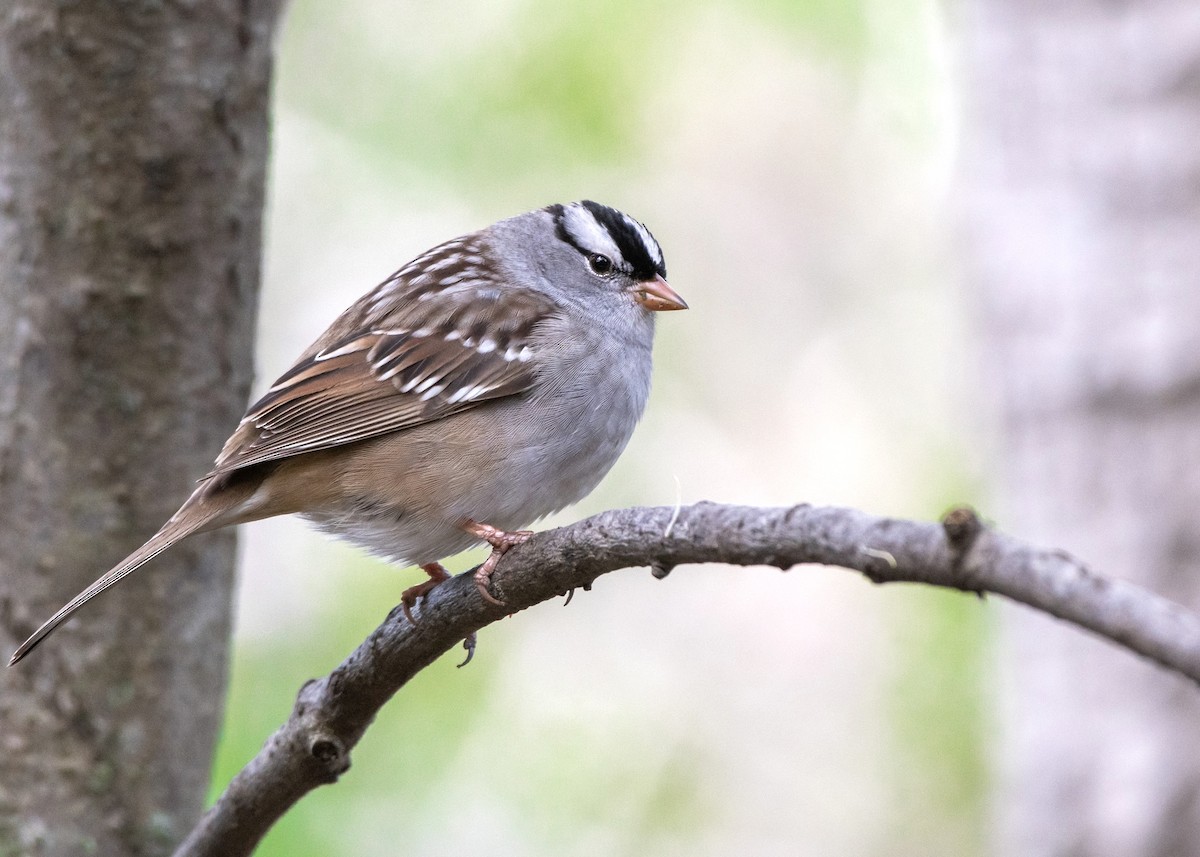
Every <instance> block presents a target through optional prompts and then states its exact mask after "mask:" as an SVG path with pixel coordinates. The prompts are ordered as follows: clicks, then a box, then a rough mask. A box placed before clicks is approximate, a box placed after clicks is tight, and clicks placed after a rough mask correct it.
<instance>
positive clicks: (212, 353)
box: [0, 0, 277, 857]
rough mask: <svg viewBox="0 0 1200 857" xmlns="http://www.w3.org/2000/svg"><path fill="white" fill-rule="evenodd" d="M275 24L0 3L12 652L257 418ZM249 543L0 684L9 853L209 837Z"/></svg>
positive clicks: (214, 551) (248, 1)
mask: <svg viewBox="0 0 1200 857" xmlns="http://www.w3.org/2000/svg"><path fill="white" fill-rule="evenodd" d="M276 12H277V10H276V8H275V3H274V2H273V0H272V2H255V0H209V2H176V3H166V2H151V0H112V2H103V3H76V2H69V0H9V2H7V3H5V4H4V5H3V11H0V117H2V119H0V645H2V646H3V647H4V648H5V650H8V649H11V647H12V646H13V645H15V644H16V643H19V642H20V640H21V639H22V638H23V637H24V636H25V635H26V634H28V633H29V632H30V631H32V630H33V629H34V628H35V627H36V626H37V625H38V624H39V623H40V622H41V621H42V620H44V619H45V618H46V617H47V616H49V615H50V613H51V612H52V611H53V610H54V609H56V608H57V607H58V606H60V605H61V604H62V603H63V602H64V601H65V600H66V599H67V598H69V597H70V596H72V595H74V594H75V593H76V592H77V591H79V590H80V589H81V588H82V587H83V586H84V585H85V584H86V583H88V582H90V581H91V580H92V579H93V578H95V577H96V576H97V575H98V574H99V573H100V572H102V571H104V570H105V569H107V568H108V567H109V566H110V565H111V564H113V563H114V562H115V561H117V560H118V559H120V558H121V557H123V556H124V555H125V554H126V553H127V552H128V551H129V550H130V549H132V548H133V547H135V546H136V545H138V544H139V543H140V542H141V541H142V540H143V539H144V538H145V537H147V536H148V535H150V533H152V532H153V531H154V530H155V529H156V528H157V527H158V525H159V524H161V523H162V522H163V521H164V520H165V519H166V518H167V517H169V516H170V515H171V513H172V512H173V511H174V510H175V507H176V506H177V505H178V503H179V502H181V501H182V500H183V499H184V498H185V497H186V496H187V494H188V492H189V490H190V485H191V483H192V481H193V480H194V479H196V478H197V477H198V476H200V475H202V474H203V473H204V472H205V470H206V468H207V466H208V464H209V462H210V461H211V460H212V458H213V456H214V455H215V453H216V452H217V451H218V450H219V448H220V444H221V441H222V440H223V438H224V437H225V435H226V434H227V433H228V432H229V431H230V430H231V429H232V427H233V426H234V425H236V423H237V420H238V417H239V415H240V413H241V411H242V410H243V408H244V406H245V402H246V397H247V392H248V387H249V382H250V378H251V371H252V363H251V342H252V329H253V321H254V308H255V304H256V299H257V290H258V282H259V257H260V232H261V213H262V205H263V188H264V175H265V163H266V156H267V144H268V139H267V128H268V95H269V78H270V66H271V62H270V50H271V36H272V30H273V27H274V22H275V18H276ZM233 549H234V537H233V535H232V534H231V533H227V534H219V535H215V536H209V537H203V538H197V539H196V540H195V541H194V542H191V543H188V544H185V545H182V546H180V548H179V549H176V550H174V551H172V552H171V553H170V554H169V555H167V556H164V557H162V558H161V559H159V560H158V561H156V563H155V567H154V568H153V569H152V570H150V571H149V572H148V573H146V574H144V575H139V576H138V577H137V578H136V579H133V580H131V581H129V582H128V583H127V584H125V587H122V590H123V591H122V592H121V593H120V597H117V598H103V599H100V600H99V601H97V602H96V603H95V604H93V605H90V606H89V607H88V609H87V610H85V611H83V612H82V613H81V614H80V615H79V616H78V617H77V618H76V619H74V620H73V621H72V622H71V623H70V625H69V626H67V627H66V628H64V629H63V630H62V631H60V632H59V634H57V635H56V636H55V637H54V639H53V640H52V641H50V642H48V643H47V644H46V645H45V646H43V647H42V649H40V650H39V651H37V652H36V653H35V654H34V655H33V656H31V657H30V658H29V661H28V662H27V663H23V664H21V665H20V666H19V667H16V668H13V669H8V670H4V671H3V672H2V673H0V723H3V730H2V732H3V734H2V735H0V741H2V742H3V752H2V753H0V854H21V855H43V854H45V855H51V854H54V855H57V854H72V855H73V854H104V855H118V857H119V855H153V854H165V853H169V852H170V850H171V849H172V847H173V846H174V845H175V844H176V843H177V842H178V840H179V839H180V838H181V836H182V835H183V834H184V833H185V832H186V831H187V829H188V828H189V827H190V826H191V825H192V824H193V823H194V821H195V819H196V818H197V817H198V816H199V814H200V810H201V808H202V801H203V798H204V794H205V790H206V787H207V779H208V774H209V768H210V764H211V756H212V749H213V743H214V739H215V735H216V732H217V729H218V726H219V722H220V716H221V708H222V702H223V696H224V693H223V689H224V684H225V673H226V649H227V644H228V642H227V641H228V633H229V617H230V590H231V585H232V579H231V578H232V562H233ZM126 587H128V588H126Z"/></svg>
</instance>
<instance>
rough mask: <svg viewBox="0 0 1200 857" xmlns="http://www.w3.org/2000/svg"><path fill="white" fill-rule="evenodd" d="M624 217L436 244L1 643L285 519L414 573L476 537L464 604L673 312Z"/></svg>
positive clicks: (634, 402) (603, 210)
mask: <svg viewBox="0 0 1200 857" xmlns="http://www.w3.org/2000/svg"><path fill="white" fill-rule="evenodd" d="M665 276H666V267H665V265H664V263H663V256H662V250H661V249H660V248H659V246H658V242H657V241H655V240H654V237H653V236H652V235H651V234H650V232H649V231H648V230H647V229H646V228H645V227H644V226H643V225H642V224H641V223H638V222H637V221H636V220H634V219H633V218H631V217H629V216H627V215H625V214H622V213H621V212H619V211H616V210H615V209H612V208H608V207H607V206H603V205H599V204H598V203H595V202H591V201H584V202H574V203H570V204H568V205H552V206H549V207H547V208H543V209H539V210H537V211H531V212H529V213H527V214H522V215H519V216H517V217H513V218H510V219H508V220H502V221H500V222H499V223H495V224H493V225H491V226H489V227H488V228H486V229H484V230H482V231H480V232H475V233H472V234H470V235H465V236H463V237H461V238H456V239H454V240H452V241H447V242H446V243H445V244H441V245H439V246H437V247H434V248H433V249H432V250H430V251H428V252H427V253H424V254H423V255H421V256H418V257H417V258H416V259H414V260H413V261H411V262H409V263H408V264H407V265H405V266H404V267H403V268H401V269H400V270H399V271H397V272H396V273H395V274H393V275H392V276H390V277H388V278H387V279H386V280H384V281H383V282H382V283H381V284H380V285H379V286H377V287H376V288H375V289H373V290H372V291H371V292H369V293H368V294H366V295H365V296H363V297H362V298H360V299H359V300H358V301H357V302H356V303H355V304H354V305H353V306H351V307H350V308H349V309H347V310H346V311H345V312H344V313H342V314H341V316H339V317H338V319H337V320H336V321H335V322H334V323H333V325H332V326H331V327H330V328H329V329H328V330H327V331H325V333H324V334H323V335H322V336H321V337H320V338H319V339H318V340H317V341H316V342H315V343H313V344H312V346H310V347H309V349H308V350H307V351H305V352H304V353H303V354H302V355H301V356H300V359H299V360H297V361H296V363H295V364H294V365H293V366H292V368H291V369H289V370H288V371H287V372H285V373H284V374H283V376H282V377H280V378H279V380H278V381H276V382H275V384H274V386H272V387H271V388H270V389H269V390H267V392H266V393H265V394H264V395H263V397H262V398H261V399H259V400H258V401H257V402H256V403H255V404H254V405H252V406H251V407H250V409H249V411H247V413H246V416H245V417H244V418H243V419H242V422H241V424H239V425H238V427H237V430H236V431H234V433H233V435H232V436H231V437H230V438H229V440H228V441H226V443H225V446H224V448H223V449H222V450H221V454H220V455H219V456H218V458H217V461H216V466H215V467H214V468H213V470H212V472H210V473H209V474H208V475H207V476H206V477H205V478H204V479H203V480H202V481H201V483H200V485H199V487H198V488H197V489H196V490H195V492H194V493H193V494H192V496H190V497H189V498H188V499H187V501H186V502H185V503H184V504H183V506H182V507H181V508H180V509H179V511H178V512H176V513H175V514H174V515H173V516H172V517H171V519H170V520H169V521H167V523H166V524H164V525H163V526H162V529H160V530H159V531H158V532H157V533H155V534H154V535H153V536H152V537H151V538H150V540H149V541H147V542H146V543H145V544H144V545H142V546H141V547H140V548H138V549H137V550H136V551H134V552H133V553H132V554H130V555H129V556H128V557H126V558H125V559H124V560H122V561H121V562H120V563H119V564H118V565H117V566H115V567H114V568H113V569H111V570H110V571H108V572H106V573H105V574H104V575H103V576H101V577H100V578H99V579H98V580H96V582H95V583H93V584H92V585H91V586H89V587H88V588H87V589H86V590H84V591H83V592H82V593H80V594H79V595H77V596H76V597H75V598H74V599H73V600H72V601H71V602H70V603H68V604H67V605H66V606H64V607H63V608H62V609H61V610H59V611H58V612H57V613H56V614H54V616H53V617H51V618H50V620H49V621H47V622H46V623H45V624H44V625H42V626H41V627H40V628H38V629H37V631H35V632H34V633H33V635H32V636H31V637H30V638H29V639H28V640H26V641H25V643H24V644H22V645H21V647H20V648H19V649H17V651H16V653H15V654H14V655H13V656H12V660H11V662H10V663H16V662H17V661H18V660H20V659H21V658H23V657H24V656H25V655H26V654H28V653H29V651H30V650H31V649H32V648H33V647H34V646H36V645H37V644H38V643H39V642H40V641H41V640H42V639H43V638H44V637H45V636H46V635H47V634H49V633H50V632H51V631H52V630H54V629H55V628H56V627H57V626H58V625H59V624H60V623H62V622H63V621H64V620H65V619H67V617H69V616H70V615H71V614H72V613H74V612H75V611H76V610H77V609H79V607H81V606H82V605H83V604H85V603H86V602H87V601H89V600H90V599H91V598H93V597H94V596H96V595H98V594H99V593H101V592H103V591H104V590H105V589H108V588H109V587H110V586H112V585H113V584H115V583H117V582H119V581H120V580H121V579H122V578H124V577H125V576H126V575H127V574H129V573H130V572H132V571H133V570H135V569H136V568H138V567H139V566H141V565H142V564H143V563H145V562H146V561H148V560H150V559H151V558H153V557H155V556H157V555H158V554H159V553H161V552H162V551H164V550H166V549H167V548H169V547H170V546H171V545H173V544H175V543H176V542H178V541H179V540H181V539H183V538H185V537H187V536H190V535H192V534H194V533H200V532H205V531H207V530H214V529H217V528H219V527H226V526H229V525H231V524H241V523H245V522H247V521H255V520H258V519H260V518H267V517H271V516H273V515H286V514H292V513H299V514H301V515H303V516H304V517H306V518H309V519H310V520H312V521H314V522H315V523H316V524H317V526H318V527H320V528H321V529H323V530H326V531H328V532H330V533H333V534H335V535H338V536H341V537H343V538H345V539H348V540H349V541H351V542H354V543H355V544H358V545H361V546H363V547H365V548H366V549H367V550H369V551H371V552H372V553H376V554H379V555H381V556H384V557H387V558H388V559H390V560H395V561H401V562H405V563H414V564H419V565H421V566H422V567H423V568H424V569H425V571H426V572H427V573H428V574H429V581H428V582H427V583H426V584H423V585H421V586H417V587H413V588H411V589H410V590H408V591H407V592H406V593H405V596H404V602H405V607H406V610H407V608H408V607H409V606H411V604H412V603H413V601H414V600H415V599H416V598H417V597H419V596H420V595H421V594H423V593H424V592H425V591H426V590H427V589H428V588H429V587H431V586H433V585H435V584H436V583H438V582H439V581H440V580H442V579H444V578H445V577H446V576H447V575H446V572H445V571H444V570H443V569H442V567H441V566H440V565H439V564H438V562H437V561H438V560H439V559H441V558H443V557H446V556H450V555H451V554H455V553H457V552H459V551H461V550H464V549H465V548H468V547H470V546H472V545H473V544H476V543H478V542H479V541H481V540H482V541H487V542H488V543H490V544H491V545H492V548H493V550H492V554H491V555H490V556H489V557H488V560H487V561H486V562H485V563H484V564H483V565H482V566H481V567H480V568H479V570H478V571H477V572H476V581H477V583H478V584H479V589H480V592H481V593H482V595H483V596H484V597H485V598H488V599H489V600H493V601H495V599H494V598H492V596H491V595H489V593H488V591H487V587H488V583H489V578H490V574H491V571H492V569H493V568H494V567H495V564H496V560H497V559H498V558H499V556H500V555H501V554H502V553H503V552H504V551H505V550H507V549H508V548H509V547H511V546H512V545H514V544H517V543H519V542H521V541H523V540H524V539H525V538H528V536H529V534H528V533H524V532H514V530H516V528H518V527H523V526H526V525H528V524H530V523H531V522H533V521H536V520H537V519H539V518H541V517H543V516H545V515H548V514H550V513H551V512H555V511H558V510H559V509H562V508H563V507H565V506H567V505H569V504H571V503H574V502H575V501H577V500H579V499H580V498H582V497H583V496H584V495H586V494H587V493H588V492H589V491H591V490H592V488H594V487H595V486H596V484H597V483H598V482H599V481H600V479H601V478H602V477H603V476H604V474H605V473H607V472H608V470H609V468H610V467H611V466H612V465H613V463H614V462H615V461H616V460H617V456H618V455H619V454H620V453H621V451H622V449H624V447H625V444H626V442H628V440H629V437H630V435H631V434H632V432H633V427H634V424H635V423H636V422H637V420H638V418H639V417H640V416H641V413H642V409H643V407H644V406H645V404H646V397H647V395H648V393H649V391H650V352H651V346H652V344H653V338H654V313H655V312H658V311H661V310H675V309H686V307H687V304H686V303H684V301H683V299H682V298H680V297H679V295H677V294H676V293H675V292H674V291H672V290H671V288H670V287H669V286H668V285H667V282H666V280H665V279H664V277H665Z"/></svg>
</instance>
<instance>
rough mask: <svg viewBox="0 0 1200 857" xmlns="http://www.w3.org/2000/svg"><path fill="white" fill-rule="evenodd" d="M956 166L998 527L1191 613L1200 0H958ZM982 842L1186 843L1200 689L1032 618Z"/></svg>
mask: <svg viewBox="0 0 1200 857" xmlns="http://www.w3.org/2000/svg"><path fill="white" fill-rule="evenodd" d="M964 47H965V68H966V72H967V85H966V89H965V91H966V93H967V100H968V104H969V108H970V114H969V117H970V118H969V120H968V125H967V127H968V134H967V140H968V146H967V157H966V159H965V162H964V163H965V176H966V180H967V182H968V189H969V190H970V195H969V202H970V215H971V222H972V227H973V235H974V239H975V240H974V248H973V249H974V253H975V257H974V282H973V284H972V290H973V292H974V293H976V294H978V296H979V308H980V331H981V333H982V334H983V335H984V337H985V340H984V347H985V350H986V363H987V368H988V370H989V371H988V376H989V377H988V379H987V383H986V384H985V387H987V388H989V389H992V390H995V392H996V393H997V399H998V402H997V404H998V411H997V413H998V426H999V430H1000V434H1001V439H1000V447H999V449H1000V453H1001V455H1000V457H999V460H998V463H997V472H998V473H999V474H1000V476H1001V481H1002V490H1003V503H1002V505H1001V508H1002V510H1003V512H1002V515H1001V518H1000V520H1001V521H1002V523H1003V524H1004V526H1005V527H1006V528H1007V529H1009V530H1010V531H1012V532H1014V533H1017V534H1019V535H1021V536H1023V537H1029V538H1032V539H1035V540H1052V541H1053V542H1054V543H1055V544H1059V545H1061V546H1062V547H1064V548H1066V549H1068V550H1071V551H1072V552H1074V553H1076V554H1078V555H1080V556H1082V557H1083V558H1085V559H1087V560H1090V561H1093V562H1095V563H1097V564H1098V565H1102V566H1103V567H1104V568H1105V569H1107V570H1108V571H1110V572H1111V573H1113V574H1114V575H1116V576H1119V577H1123V578H1127V579H1130V580H1135V581H1138V582H1139V583H1142V584H1144V585H1147V586H1149V587H1151V588H1153V589H1154V590H1155V591H1157V592H1160V593H1162V594H1163V595H1166V596H1168V597H1170V598H1172V599H1175V600H1177V601H1179V602H1181V603H1183V604H1184V605H1188V606H1191V607H1193V608H1194V607H1196V606H1197V605H1200V514H1198V511H1197V510H1200V345H1198V343H1200V145H1198V143H1197V141H1200V11H1198V10H1197V7H1196V5H1195V3H1194V2H1192V1H1191V0H1156V2H1151V3H1143V2H1137V0H1123V2H1110V0H1103V2H1101V0H1085V2H1078V3H1069V4H1062V3H1034V2H1028V0H1018V2H1013V0H975V2H973V3H972V4H970V6H969V16H968V19H967V26H966V33H965V39H964ZM1007 630H1008V632H1009V633H1008V635H1007V636H1008V642H1007V648H1006V654H1005V656H1004V657H1005V675H1006V682H1007V687H1006V690H1007V691H1008V694H1009V697H1010V698H1011V699H1012V704H1011V705H1010V706H1009V709H1008V710H1007V711H1006V712H1005V717H1006V721H1005V726H1006V728H1005V733H1006V735H1005V740H1004V742H1003V743H1002V744H1001V745H1000V750H999V754H1000V758H999V761H1000V768H1001V773H1002V781H1003V785H1002V793H1001V795H1000V801H999V806H1000V814H999V818H998V824H999V827H998V838H997V849H996V850H997V853H1000V854H1021V855H1028V857H1039V855H1081V854H1086V855H1096V857H1133V855H1138V857H1155V855H1158V856H1159V857H1167V855H1172V856H1173V857H1174V855H1192V854H1200V740H1197V724H1198V723H1200V699H1198V698H1197V697H1196V695H1195V694H1194V693H1192V692H1191V691H1192V689H1191V688H1189V687H1185V686H1183V685H1181V683H1179V682H1178V681H1174V680H1172V679H1170V678H1169V677H1167V676H1164V675H1163V674H1161V673H1159V672H1157V671H1155V670H1150V669H1147V668H1146V667H1145V665H1144V664H1141V663H1139V662H1137V661H1135V660H1133V659H1131V658H1128V657H1126V656H1123V655H1122V654H1120V653H1118V652H1114V651H1112V650H1111V649H1109V648H1107V647H1104V646H1099V645H1096V644H1095V643H1094V642H1093V641H1091V640H1088V639H1086V638H1084V637H1081V636H1079V635H1075V634H1071V633H1070V632H1068V631H1065V630H1064V629H1062V628H1061V627H1058V626H1055V625H1053V624H1051V623H1047V622H1044V621H1042V620H1041V619H1039V618H1038V617H1033V616H1029V615H1020V614H1013V615H1011V616H1010V617H1009V621H1008V622H1007Z"/></svg>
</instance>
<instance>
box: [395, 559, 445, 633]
mask: <svg viewBox="0 0 1200 857" xmlns="http://www.w3.org/2000/svg"><path fill="white" fill-rule="evenodd" d="M421 571H423V572H425V573H426V574H428V575H429V579H428V580H426V581H423V582H422V583H418V584H417V585H416V586H410V587H408V589H406V590H404V592H402V593H401V594H400V605H401V609H403V610H404V618H405V619H407V620H408V622H409V624H410V625H415V624H417V621H416V620H415V619H413V616H412V609H413V607H415V606H416V605H417V604H419V603H420V602H421V600H422V599H423V598H424V597H425V596H426V595H428V594H429V593H430V592H432V591H433V588H434V587H435V586H437V585H438V584H439V583H441V582H442V581H443V580H449V579H450V572H448V571H446V569H445V568H443V567H442V564H441V563H440V562H427V563H425V565H423V566H421Z"/></svg>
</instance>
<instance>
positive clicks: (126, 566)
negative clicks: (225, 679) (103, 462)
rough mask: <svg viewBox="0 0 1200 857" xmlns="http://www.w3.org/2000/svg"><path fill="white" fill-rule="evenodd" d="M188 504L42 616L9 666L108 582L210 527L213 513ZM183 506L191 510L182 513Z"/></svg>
mask: <svg viewBox="0 0 1200 857" xmlns="http://www.w3.org/2000/svg"><path fill="white" fill-rule="evenodd" d="M197 493H199V492H197ZM192 499H193V500H194V499H196V498H195V496H193V498H192ZM189 506H192V502H191V501H190V500H189V501H188V502H187V503H185V504H184V506H183V508H182V509H180V510H179V512H176V513H175V515H174V517H172V518H171V520H169V521H167V522H166V523H165V524H163V525H162V528H161V529H160V530H159V531H158V532H157V533H155V534H154V535H153V536H151V537H150V540H149V541H147V542H146V543H145V544H144V545H142V546H141V547H140V548H138V549H137V550H135V551H134V552H133V553H131V554H130V555H129V556H127V557H125V559H123V560H121V562H120V563H118V564H117V565H116V566H114V567H113V568H111V569H109V570H108V571H106V572H105V573H104V574H102V575H101V576H100V577H99V578H98V579H97V580H96V582H95V583H93V584H92V585H91V586H89V587H88V588H87V589H85V590H83V592H80V593H79V594H78V595H76V596H75V597H74V598H72V599H71V600H70V601H69V602H68V603H67V604H66V605H64V606H63V608H62V609H61V610H59V611H58V612H57V613H55V614H54V615H53V616H51V617H50V618H49V619H48V620H46V622H45V624H43V625H42V627H40V628H38V629H37V630H36V631H34V632H33V635H32V636H31V637H30V638H29V639H28V640H26V641H25V642H24V643H22V644H21V646H20V648H18V649H17V650H16V651H15V652H13V656H12V657H11V658H10V659H9V661H8V665H9V666H10V667H11V666H12V665H13V664H15V663H16V662H17V661H19V660H21V658H23V657H25V656H26V655H27V654H29V653H30V652H31V651H33V648H34V646H36V645H37V644H38V643H40V642H41V641H42V640H44V639H46V637H47V636H48V635H49V634H50V632H51V631H53V630H54V629H55V628H57V627H58V626H59V625H61V624H62V623H63V622H65V621H67V619H69V618H70V617H71V614H73V613H74V612H75V611H76V610H78V609H79V608H80V607H82V606H83V605H84V604H87V603H88V602H89V601H91V600H92V599H93V598H95V597H96V596H97V595H99V594H100V593H101V592H103V591H104V590H106V589H108V588H109V587H110V586H114V585H116V584H117V583H120V582H121V581H122V580H123V579H124V578H125V576H126V575H128V574H130V573H131V572H133V571H136V570H137V569H138V568H140V567H141V566H142V565H144V564H145V563H147V562H149V561H150V560H152V559H154V557H156V556H158V555H159V554H160V553H162V552H163V551H165V550H166V549H167V548H169V547H171V545H173V544H175V543H176V542H178V541H180V540H181V539H184V538H187V537H188V536H190V535H192V534H193V533H196V532H199V531H200V530H203V529H207V528H209V527H211V525H212V523H213V517H215V516H213V515H202V514H195V513H196V512H198V511H199V510H198V509H196V508H195V507H193V508H192V509H190V510H189V509H188V507H189ZM185 510H188V511H191V512H192V514H182V513H183V512H184V511H185Z"/></svg>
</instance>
